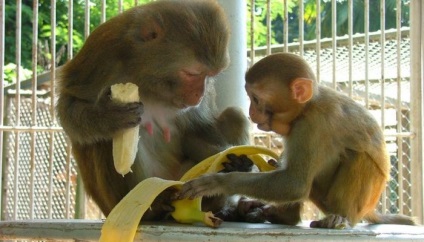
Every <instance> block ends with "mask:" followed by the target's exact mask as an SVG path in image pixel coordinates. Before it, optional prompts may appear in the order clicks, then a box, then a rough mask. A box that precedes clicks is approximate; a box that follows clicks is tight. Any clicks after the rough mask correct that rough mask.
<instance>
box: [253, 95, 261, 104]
mask: <svg viewBox="0 0 424 242" xmlns="http://www.w3.org/2000/svg"><path fill="white" fill-rule="evenodd" d="M252 102H253V103H254V104H256V105H258V104H259V99H258V98H257V97H255V96H253V97H252Z"/></svg>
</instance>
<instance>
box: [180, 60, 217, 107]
mask: <svg viewBox="0 0 424 242" xmlns="http://www.w3.org/2000/svg"><path fill="white" fill-rule="evenodd" d="M218 72H219V71H212V70H210V69H209V68H207V67H206V66H205V65H202V64H200V63H195V64H192V65H189V66H186V67H184V68H182V69H181V70H179V71H178V79H179V83H180V85H179V87H178V90H177V95H176V99H175V101H174V104H175V105H176V106H177V107H178V108H186V107H191V106H196V105H198V104H199V103H200V102H201V101H202V99H203V96H204V95H205V89H206V80H207V78H208V77H212V76H215V75H216V74H217V73H218Z"/></svg>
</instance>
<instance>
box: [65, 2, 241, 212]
mask: <svg viewBox="0 0 424 242" xmlns="http://www.w3.org/2000/svg"><path fill="white" fill-rule="evenodd" d="M228 41H229V25H228V22H227V19H226V16H225V14H224V11H223V9H222V8H221V7H220V6H219V4H218V3H217V2H216V1H213V0H209V1H208V0H202V1H201V0H191V1H181V0H180V1H172V0H163V1H155V2H151V3H149V4H146V5H142V6H138V7H135V8H132V9H130V10H128V11H126V12H124V13H123V14H120V15H118V16H116V17H114V18H112V19H111V20H109V21H107V22H106V23H104V24H102V25H100V26H99V27H98V28H97V29H96V30H94V31H93V33H91V34H90V36H89V38H88V39H87V41H86V42H85V44H84V46H83V48H82V49H81V51H80V52H79V53H78V54H77V55H76V56H75V58H74V59H73V60H71V61H70V62H69V63H67V64H66V65H65V66H64V69H63V73H62V75H61V77H60V80H59V98H58V102H57V112H58V115H59V118H60V122H61V124H62V126H63V128H64V130H65V132H66V133H67V135H68V136H69V138H70V140H71V142H72V146H73V155H74V157H75V159H76V161H77V164H78V168H79V174H80V175H81V177H82V180H83V182H84V186H85V188H86V191H87V193H88V194H89V195H90V196H91V197H92V198H93V199H94V201H95V202H96V203H97V204H98V206H99V207H100V209H101V210H102V212H103V213H104V214H105V215H106V216H107V215H108V214H109V213H110V211H111V210H112V208H113V207H114V206H115V205H116V204H117V203H118V202H119V201H120V200H121V199H122V198H123V197H124V196H125V195H126V194H127V193H128V192H129V191H130V190H131V189H132V188H133V187H134V186H135V185H136V184H138V183H139V182H140V181H141V180H143V179H145V178H147V177H152V176H156V177H161V178H164V179H172V180H177V179H179V178H180V177H181V175H182V174H184V172H185V171H187V170H188V169H189V168H191V167H192V166H193V165H194V164H196V163H197V162H199V161H201V160H203V159H204V158H206V157H208V156H210V155H212V154H215V153H217V152H219V151H222V150H223V149H225V148H227V147H229V146H231V145H240V144H246V143H247V142H248V140H249V136H248V125H249V123H248V120H247V117H245V115H244V114H243V113H242V112H241V111H240V110H238V109H235V108H228V109H226V110H224V111H223V112H222V114H221V115H219V114H217V112H216V110H215V103H214V89H213V83H212V80H211V77H213V76H216V75H217V74H218V73H220V72H221V71H222V70H224V69H225V68H226V67H227V66H228V63H229V57H228ZM125 82H132V83H135V84H137V85H138V86H139V92H140V97H141V102H134V103H129V104H123V103H118V102H114V101H112V100H111V98H110V87H111V85H113V84H116V83H125ZM137 125H141V126H140V127H141V128H140V140H139V152H138V154H137V156H136V161H135V163H134V165H133V166H132V171H133V172H132V173H129V174H127V175H125V177H122V176H121V175H120V174H118V173H117V172H116V171H115V168H114V165H113V159H112V138H113V136H114V135H115V134H116V133H117V132H119V131H121V130H123V129H127V128H129V127H135V126H137ZM236 163H237V161H236ZM241 163H243V162H241ZM230 168H231V167H230ZM230 170H231V169H230ZM169 201H170V198H169V193H164V194H163V196H161V198H160V199H158V201H156V202H155V203H154V205H153V206H152V209H151V210H149V211H148V212H147V213H146V214H145V216H144V217H143V219H145V220H154V219H160V218H162V217H163V215H164V214H166V213H167V212H168V211H171V210H172V207H170V205H169V204H170V203H169ZM224 202H225V200H223V199H220V200H218V199H214V200H213V202H211V203H209V205H211V207H205V209H208V210H213V211H218V210H219V209H220V208H222V206H223V204H224Z"/></svg>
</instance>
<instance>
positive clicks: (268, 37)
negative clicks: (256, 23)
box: [266, 0, 272, 55]
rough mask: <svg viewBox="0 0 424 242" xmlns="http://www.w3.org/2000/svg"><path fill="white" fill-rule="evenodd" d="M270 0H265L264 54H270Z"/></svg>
mask: <svg viewBox="0 0 424 242" xmlns="http://www.w3.org/2000/svg"><path fill="white" fill-rule="evenodd" d="M271 17H272V16H271V0H267V1H266V54H267V55H269V54H271V36H272V29H271Z"/></svg>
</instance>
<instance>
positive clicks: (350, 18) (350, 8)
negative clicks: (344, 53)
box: [347, 0, 353, 97]
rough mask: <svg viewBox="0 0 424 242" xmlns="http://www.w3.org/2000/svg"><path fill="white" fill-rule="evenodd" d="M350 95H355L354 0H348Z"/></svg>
mask: <svg viewBox="0 0 424 242" xmlns="http://www.w3.org/2000/svg"><path fill="white" fill-rule="evenodd" d="M347 4H348V10H347V11H348V19H347V21H348V43H349V44H348V49H349V93H348V94H349V97H352V95H353V54H352V52H353V0H349V1H348V3H347Z"/></svg>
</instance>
